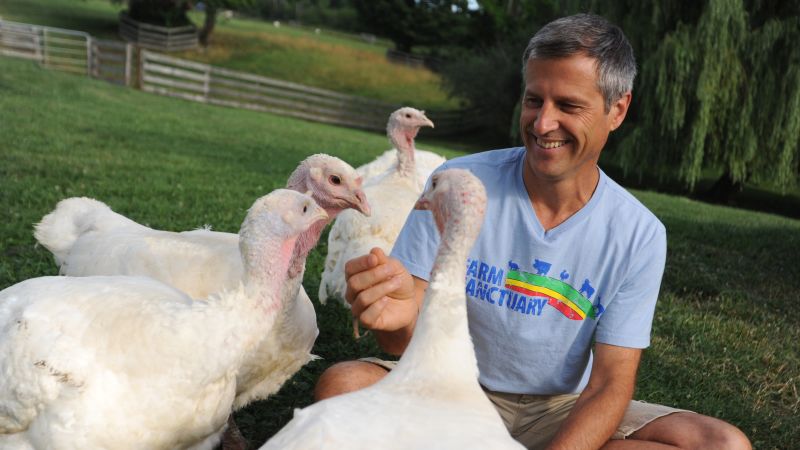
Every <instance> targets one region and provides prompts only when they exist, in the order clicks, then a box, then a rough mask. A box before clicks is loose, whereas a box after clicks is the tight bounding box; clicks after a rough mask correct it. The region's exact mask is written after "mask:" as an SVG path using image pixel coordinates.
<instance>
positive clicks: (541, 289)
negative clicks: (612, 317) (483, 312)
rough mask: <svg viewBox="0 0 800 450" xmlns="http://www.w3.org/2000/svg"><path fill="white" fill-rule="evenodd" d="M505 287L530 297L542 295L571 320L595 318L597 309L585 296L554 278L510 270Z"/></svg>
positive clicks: (549, 303)
mask: <svg viewBox="0 0 800 450" xmlns="http://www.w3.org/2000/svg"><path fill="white" fill-rule="evenodd" d="M506 289H510V290H512V291H515V292H519V293H521V294H524V295H527V296H531V297H544V298H546V299H547V304H548V305H550V306H552V307H554V308H556V309H557V310H559V311H560V312H561V313H562V314H564V315H565V316H566V317H568V318H570V319H572V320H583V319H585V318H586V317H587V316H589V317H590V318H592V319H596V318H597V309H596V308H595V306H594V305H592V303H591V302H590V301H589V300H587V299H586V297H584V296H583V295H581V293H580V292H578V291H577V290H576V289H575V288H574V287H572V286H570V285H568V284H567V283H565V282H563V281H560V280H556V279H554V278H550V277H546V276H542V275H535V274H532V273H527V272H521V271H517V270H510V271H508V274H507V275H506Z"/></svg>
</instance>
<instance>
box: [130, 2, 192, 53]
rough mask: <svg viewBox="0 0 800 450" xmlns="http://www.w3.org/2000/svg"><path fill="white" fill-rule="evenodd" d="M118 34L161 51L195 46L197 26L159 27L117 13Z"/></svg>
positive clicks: (186, 48) (143, 45)
mask: <svg viewBox="0 0 800 450" xmlns="http://www.w3.org/2000/svg"><path fill="white" fill-rule="evenodd" d="M119 34H120V36H122V38H123V39H125V40H126V41H128V42H131V43H133V44H136V45H138V46H140V47H144V48H149V49H152V50H158V51H162V52H174V51H180V50H190V49H193V48H196V47H197V27H195V26H194V25H186V26H182V27H170V28H167V27H159V26H156V25H150V24H147V23H142V22H139V21H136V20H134V19H131V18H130V16H128V14H126V13H125V11H122V12H120V13H119Z"/></svg>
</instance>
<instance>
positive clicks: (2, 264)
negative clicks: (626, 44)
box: [0, 2, 800, 449]
mask: <svg viewBox="0 0 800 450" xmlns="http://www.w3.org/2000/svg"><path fill="white" fill-rule="evenodd" d="M89 3H91V2H89ZM0 137H1V138H0V139H1V140H0V184H1V186H0V188H1V189H0V210H2V211H5V214H6V215H5V220H3V221H2V223H0V254H2V258H0V289H2V288H5V287H7V286H9V285H11V284H14V283H16V282H19V281H21V280H24V279H27V278H30V277H35V276H41V275H51V274H55V273H56V267H55V265H54V264H53V262H52V258H51V256H50V254H49V253H48V252H47V251H46V250H44V249H43V248H40V247H37V246H36V245H35V241H34V239H33V236H32V234H31V227H32V225H33V224H34V223H36V222H37V221H39V220H40V219H41V217H42V216H43V215H44V214H46V213H47V212H49V211H50V210H51V209H52V208H53V206H54V205H55V203H56V202H57V201H58V200H60V199H62V198H65V197H70V196H90V197H95V198H97V199H99V200H102V201H104V202H106V203H108V204H109V205H110V206H111V207H112V208H114V209H115V210H116V211H118V212H120V213H122V214H124V215H126V216H128V217H130V218H132V219H134V220H136V221H139V222H141V223H145V224H148V225H150V226H152V227H154V228H159V229H167V230H186V229H191V228H196V227H198V226H201V225H204V224H212V225H213V226H214V228H215V229H218V230H222V231H236V230H237V229H238V226H239V223H240V221H241V219H242V217H243V216H244V211H245V209H246V208H247V207H249V205H250V204H251V203H252V201H253V200H254V199H255V198H257V197H259V196H260V195H263V194H264V193H265V192H267V191H269V190H271V189H273V188H276V187H278V186H281V185H283V184H284V182H285V180H286V177H287V176H288V174H289V173H290V172H291V171H292V169H293V168H294V167H295V165H296V164H297V162H298V161H300V160H301V159H302V158H304V157H305V156H307V155H309V154H312V153H316V152H321V151H324V152H327V153H331V154H334V155H337V156H339V157H341V158H343V159H345V160H346V161H348V162H350V163H351V164H353V165H354V166H355V165H359V164H362V163H364V162H367V161H369V160H371V159H372V158H374V157H375V155H377V154H379V153H380V152H382V151H384V150H385V149H387V148H388V147H389V144H388V142H387V140H386V137H385V136H382V135H380V134H373V133H366V132H361V131H355V130H349V129H344V128H338V127H333V126H327V125H320V124H313V123H308V122H303V121H299V120H295V119H289V118H283V117H278V116H273V115H270V114H264V113H255V112H249V111H240V110H234V109H226V108H219V107H212V106H208V105H203V104H197V103H189V102H183V101H179V100H173V99H169V98H164V97H158V96H152V95H147V94H144V93H141V92H138V91H134V90H130V89H123V88H118V87H115V86H111V85H107V84H105V83H102V82H99V81H94V80H89V79H86V78H84V77H80V76H72V75H67V74H62V73H57V72H49V71H45V70H42V69H40V68H38V67H37V66H36V65H34V64H31V63H28V62H25V61H21V60H15V59H9V58H2V57H0ZM432 142H433V141H428V140H426V139H425V132H424V130H423V131H422V133H421V137H420V140H419V144H418V145H419V146H420V147H422V148H426V149H430V150H434V151H437V152H443V153H445V154H447V155H448V156H450V157H452V156H457V155H458V154H460V152H458V151H453V150H448V146H447V144H446V142H445V141H442V140H437V141H436V145H434V144H433V143H432ZM465 150H470V149H469V148H466V149H465ZM471 150H474V148H473V149H471ZM632 192H633V193H634V194H635V195H636V196H637V197H639V198H640V199H641V200H642V201H643V202H644V203H645V204H646V205H647V206H648V207H649V208H651V210H652V211H653V212H654V213H655V214H656V215H657V216H658V217H659V218H660V219H661V220H662V221H663V222H664V224H665V225H666V227H667V231H668V236H669V241H668V246H669V249H668V257H667V269H666V274H665V278H664V282H663V286H662V293H661V296H660V299H659V303H658V306H657V309H656V319H655V322H654V328H653V341H652V346H651V347H650V348H649V349H648V350H647V351H646V352H645V354H644V359H643V362H642V366H641V369H640V373H639V383H638V389H637V392H636V396H637V397H638V398H641V399H644V400H648V401H654V402H664V403H667V404H670V405H673V406H677V407H681V408H688V409H692V410H695V411H698V412H702V413H705V414H709V415H714V416H717V417H721V418H723V419H725V420H728V421H730V422H732V423H734V424H736V425H738V426H739V427H741V428H742V429H743V430H744V431H745V433H746V434H747V435H748V436H749V437H750V438H751V440H752V441H753V443H754V448H757V449H791V448H796V446H797V443H796V439H797V431H798V430H800V396H799V395H798V387H800V350H799V349H800V347H798V345H797V342H798V341H800V320H799V319H798V316H793V315H792V312H793V311H794V309H795V306H796V305H797V304H798V301H799V300H800V294H798V292H799V291H800V265H798V264H797V263H796V261H797V255H798V254H800V220H796V219H792V218H786V217H783V216H778V215H772V214H765V213H757V212H750V211H745V210H740V209H734V208H728V207H720V206H710V205H707V204H704V203H700V202H696V201H693V200H690V199H687V198H684V197H680V196H674V195H667V194H663V193H655V192H650V191H640V190H633V191H632ZM324 255H325V245H324V239H323V240H322V241H321V245H320V246H318V247H317V248H316V249H315V250H314V251H313V252H312V253H311V255H310V257H309V260H308V264H307V272H306V278H305V280H304V286H305V288H306V290H307V291H308V292H309V294H310V295H311V297H312V299H314V301H315V307H316V309H317V313H318V322H319V327H320V336H319V338H318V340H317V343H316V345H315V348H314V353H316V354H318V355H320V356H322V358H323V359H321V360H318V361H314V362H312V363H310V364H309V365H308V366H306V367H305V368H304V369H303V370H301V371H300V372H299V373H298V374H297V375H296V376H295V377H294V378H292V379H291V380H290V381H289V382H288V383H287V384H286V385H285V386H284V388H283V389H282V390H281V391H280V392H279V393H278V394H276V395H275V396H273V397H271V398H270V399H268V400H266V401H262V402H258V403H256V404H253V405H251V406H249V407H247V408H246V409H244V410H242V411H240V412H239V413H237V420H238V422H239V424H240V426H241V428H242V430H243V432H244V434H245V435H246V436H247V437H248V438H249V439H250V440H251V441H252V442H253V443H257V444H260V443H262V442H264V441H265V440H266V439H267V438H268V437H269V436H271V435H272V434H274V433H275V432H276V430H277V429H279V428H280V426H282V425H283V424H284V423H286V421H287V420H288V419H289V418H290V417H291V415H292V409H293V408H295V407H302V406H304V405H307V404H308V403H310V401H311V388H312V386H313V383H314V381H315V380H316V378H317V376H318V375H319V374H320V373H321V372H322V370H324V369H325V368H326V367H327V366H328V365H330V364H331V363H333V362H336V361H340V360H344V359H350V358H354V357H357V356H363V355H368V354H373V353H375V352H376V347H375V345H374V342H372V340H371V339H370V338H366V339H362V340H361V341H358V342H354V341H353V340H352V338H351V337H350V328H349V322H348V313H347V312H346V311H344V310H343V309H342V308H340V307H339V306H337V305H335V304H332V303H331V304H329V305H328V306H325V307H323V306H321V305H319V304H318V303H316V292H317V287H318V283H319V274H320V272H321V269H322V261H323V258H324ZM792 261H795V262H792Z"/></svg>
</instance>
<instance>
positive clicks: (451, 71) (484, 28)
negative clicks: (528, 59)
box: [439, 0, 558, 146]
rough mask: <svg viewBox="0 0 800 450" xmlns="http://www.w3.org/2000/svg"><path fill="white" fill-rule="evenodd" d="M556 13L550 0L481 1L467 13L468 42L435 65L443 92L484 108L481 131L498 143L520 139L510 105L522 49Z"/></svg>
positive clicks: (517, 87) (517, 89)
mask: <svg viewBox="0 0 800 450" xmlns="http://www.w3.org/2000/svg"><path fill="white" fill-rule="evenodd" d="M557 13H558V9H557V7H556V4H555V2H553V1H550V0H538V1H530V2H516V3H515V2H504V1H502V0H490V1H483V2H481V3H480V9H478V10H477V11H474V12H472V13H471V16H472V19H471V20H472V22H471V33H470V35H471V42H470V44H469V46H466V47H460V48H454V49H451V50H450V52H449V54H448V55H446V56H445V62H444V63H443V64H442V65H441V66H440V68H439V71H440V72H441V74H442V76H443V78H444V83H445V87H446V88H447V89H448V92H450V94H451V95H453V96H459V97H463V98H466V99H467V100H468V101H469V103H470V105H471V106H473V107H476V108H478V109H480V110H481V111H482V112H483V115H484V117H485V118H486V121H485V122H484V126H485V128H486V131H487V132H488V134H489V135H490V136H491V137H492V139H493V140H494V141H495V142H496V143H497V144H496V145H497V146H506V145H507V144H508V143H509V139H510V141H511V142H512V143H516V142H517V141H518V139H519V138H518V136H519V133H518V130H517V128H518V127H517V119H516V118H517V117H518V114H515V108H516V107H517V106H518V105H519V102H520V96H521V93H522V53H523V51H524V49H525V46H526V45H527V44H528V40H529V39H530V37H531V35H532V34H531V30H535V29H537V28H539V27H540V26H542V25H544V24H545V23H547V22H549V21H550V20H552V19H555V18H556V17H557ZM509 128H511V130H512V132H511V133H510V134H511V137H510V138H509Z"/></svg>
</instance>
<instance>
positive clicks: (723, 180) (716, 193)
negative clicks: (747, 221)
mask: <svg viewBox="0 0 800 450" xmlns="http://www.w3.org/2000/svg"><path fill="white" fill-rule="evenodd" d="M743 188H744V182H743V181H734V179H733V176H732V175H731V173H730V172H728V171H727V170H726V171H725V173H723V174H722V176H721V177H719V179H718V180H717V181H715V182H714V184H713V185H712V186H711V188H709V189H708V190H707V191H706V192H704V193H703V194H702V195H701V196H700V197H701V198H702V199H703V200H706V201H709V202H712V203H721V204H725V205H730V204H731V203H732V202H733V197H734V196H735V195H736V194H738V193H739V192H742V189H743Z"/></svg>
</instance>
